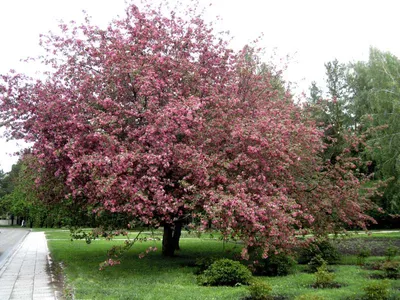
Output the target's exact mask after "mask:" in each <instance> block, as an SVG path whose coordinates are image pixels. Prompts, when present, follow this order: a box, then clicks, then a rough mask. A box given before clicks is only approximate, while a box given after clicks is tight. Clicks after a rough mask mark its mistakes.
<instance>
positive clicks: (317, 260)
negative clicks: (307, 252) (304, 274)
mask: <svg viewBox="0 0 400 300" xmlns="http://www.w3.org/2000/svg"><path fill="white" fill-rule="evenodd" d="M323 264H326V261H325V259H323V258H322V256H321V255H320V254H317V255H316V256H314V257H313V258H312V259H311V260H310V262H309V263H308V271H309V272H310V273H314V272H317V271H318V268H320V267H321V266H322V265H323Z"/></svg>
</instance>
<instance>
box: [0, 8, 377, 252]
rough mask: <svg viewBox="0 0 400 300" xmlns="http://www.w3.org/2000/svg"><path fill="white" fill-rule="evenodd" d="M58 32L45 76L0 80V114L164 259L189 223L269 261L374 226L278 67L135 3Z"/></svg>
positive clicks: (61, 175)
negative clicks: (159, 232) (159, 244)
mask: <svg viewBox="0 0 400 300" xmlns="http://www.w3.org/2000/svg"><path fill="white" fill-rule="evenodd" d="M61 29H62V33H61V34H60V35H54V34H51V35H50V36H45V37H43V39H42V43H43V45H44V47H45V48H46V49H47V51H48V56H47V57H46V58H45V59H44V60H43V63H44V64H46V65H48V66H51V67H52V68H53V69H54V72H51V73H49V74H48V77H47V78H46V79H45V80H36V81H34V80H29V79H28V78H26V77H24V76H23V75H21V74H12V73H11V74H9V75H4V76H2V83H1V84H0V92H1V96H0V116H1V119H2V120H3V124H4V125H5V126H6V127H7V129H8V133H9V134H10V136H13V137H15V138H24V139H25V140H27V141H29V142H32V143H33V147H32V153H33V155H35V156H36V158H37V160H38V161H39V162H40V166H41V167H40V168H38V170H37V171H38V174H41V172H43V174H46V176H48V174H54V176H55V177H57V178H58V180H57V181H58V182H59V181H60V180H61V181H62V182H63V183H64V184H65V190H64V189H60V190H62V191H64V192H65V193H66V196H67V197H70V198H71V199H73V200H74V201H77V202H79V203H80V204H81V205H82V206H85V207H91V208H92V209H93V210H94V211H95V212H98V213H99V212H101V211H108V212H113V213H123V214H125V215H127V216H129V218H130V220H132V221H136V222H141V223H142V224H147V225H150V226H154V227H160V226H163V227H164V239H163V254H164V255H173V254H174V250H175V249H176V248H177V241H178V240H179V235H180V228H181V226H182V224H183V223H187V222H189V221H194V224H195V225H198V226H199V227H206V226H209V225H210V224H211V225H212V226H213V228H215V229H219V230H221V232H222V233H223V234H224V236H226V237H239V238H241V239H242V240H243V241H244V243H245V250H244V252H243V254H244V255H246V248H247V247H249V246H257V247H261V248H262V249H263V251H264V255H267V254H268V252H270V251H276V250H279V249H282V248H283V249H286V248H288V247H292V246H293V245H295V244H296V243H297V240H296V238H295V235H296V234H299V233H303V232H306V230H312V231H314V232H329V231H332V230H337V229H338V228H342V227H343V225H358V226H365V224H366V222H367V221H368V220H370V219H369V217H368V216H366V215H365V214H364V211H365V210H366V209H368V208H369V207H370V202H369V201H368V200H367V194H366V193H363V194H362V195H360V194H359V193H358V191H359V188H360V186H361V183H362V181H361V180H360V178H361V177H360V176H356V174H355V173H354V170H353V167H354V164H352V163H350V162H348V161H346V160H345V159H343V163H337V164H335V165H334V166H333V165H326V164H324V162H323V161H322V160H321V159H320V158H319V156H318V155H317V154H318V153H320V152H321V150H322V149H323V147H324V145H323V143H322V142H321V132H320V131H319V130H317V128H316V127H315V125H314V123H313V122H312V121H310V120H309V119H308V118H307V116H306V114H305V113H304V111H303V110H302V109H301V108H300V107H299V106H297V105H295V104H294V102H293V100H292V98H291V95H290V94H289V93H286V92H285V91H284V90H283V89H282V88H281V87H280V88H278V87H277V81H276V77H275V76H274V74H273V73H272V72H271V71H268V69H265V68H260V64H259V63H258V62H257V61H258V60H257V59H254V55H255V54H254V52H253V51H250V50H249V48H248V47H245V48H244V49H243V50H242V51H240V52H238V53H235V52H233V51H232V50H230V49H229V48H228V47H227V44H226V42H225V41H224V40H223V39H222V38H220V37H217V36H215V35H213V33H212V29H211V28H210V27H209V26H207V25H206V24H205V23H204V21H203V20H202V19H201V18H200V17H196V16H193V14H191V13H188V15H187V16H186V17H185V18H180V17H178V16H177V15H176V14H174V13H171V15H170V16H169V17H165V16H164V15H163V14H161V13H160V11H157V10H152V9H151V8H149V7H147V8H145V9H144V10H143V11H141V10H139V9H138V7H136V6H135V5H130V6H129V7H128V8H127V10H126V17H125V18H123V19H120V20H115V21H113V22H112V23H111V24H110V25H109V27H108V28H107V29H106V30H102V29H100V28H98V27H95V26H93V25H91V23H90V22H89V21H88V20H87V21H86V23H85V24H83V25H80V26H76V25H74V24H69V25H66V24H62V25H61ZM37 183H38V184H39V185H40V184H41V181H40V178H39V179H38V181H37Z"/></svg>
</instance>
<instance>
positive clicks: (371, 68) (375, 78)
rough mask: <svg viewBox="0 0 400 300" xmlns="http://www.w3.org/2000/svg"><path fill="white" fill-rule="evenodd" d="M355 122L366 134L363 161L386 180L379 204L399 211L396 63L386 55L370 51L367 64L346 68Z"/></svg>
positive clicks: (399, 81)
mask: <svg viewBox="0 0 400 300" xmlns="http://www.w3.org/2000/svg"><path fill="white" fill-rule="evenodd" d="M350 69H351V72H350V77H349V80H348V81H349V86H350V88H351V90H352V93H353V95H354V96H353V103H354V104H353V105H354V108H355V110H354V116H355V122H356V123H357V124H360V126H361V128H360V130H361V132H365V131H366V130H367V129H369V128H374V127H376V128H381V130H376V131H374V132H373V133H371V134H370V135H369V140H368V144H369V146H370V147H369V148H368V149H367V152H366V158H367V159H371V160H372V161H373V166H374V171H375V173H376V178H379V179H384V180H386V179H390V181H388V185H387V187H386V189H385V191H384V197H383V198H382V202H381V205H382V206H383V207H384V208H385V210H386V211H387V212H390V213H399V212H400V196H399V195H400V167H399V166H400V164H399V161H400V150H399V149H400V122H399V121H398V118H399V116H400V60H399V59H398V58H397V57H396V56H394V55H393V54H391V53H389V52H382V51H379V50H378V49H375V48H371V49H370V55H369V60H368V61H367V62H356V63H353V64H351V65H350Z"/></svg>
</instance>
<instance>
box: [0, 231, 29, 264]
mask: <svg viewBox="0 0 400 300" xmlns="http://www.w3.org/2000/svg"><path fill="white" fill-rule="evenodd" d="M29 231H30V230H29V229H27V228H7V227H0V270H1V269H2V268H3V266H4V264H5V263H6V261H7V259H8V257H10V256H11V255H12V254H13V253H14V251H15V250H16V249H17V248H18V246H19V244H20V243H21V242H22V241H23V239H24V238H25V236H26V235H27V234H28V233H29Z"/></svg>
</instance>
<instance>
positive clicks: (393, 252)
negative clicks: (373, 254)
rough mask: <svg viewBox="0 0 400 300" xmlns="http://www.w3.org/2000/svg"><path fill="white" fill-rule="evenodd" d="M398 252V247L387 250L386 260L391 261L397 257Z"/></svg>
mask: <svg viewBox="0 0 400 300" xmlns="http://www.w3.org/2000/svg"><path fill="white" fill-rule="evenodd" d="M398 252H399V248H397V247H396V246H390V247H388V248H386V251H385V256H386V260H387V261H391V260H392V259H393V258H394V257H395V256H396V255H397V253H398Z"/></svg>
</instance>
